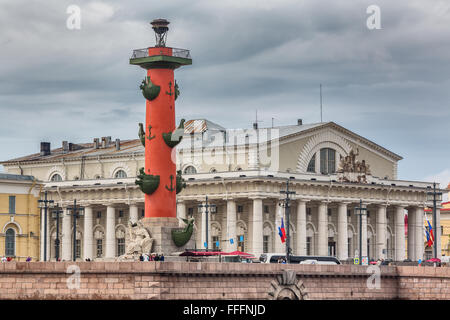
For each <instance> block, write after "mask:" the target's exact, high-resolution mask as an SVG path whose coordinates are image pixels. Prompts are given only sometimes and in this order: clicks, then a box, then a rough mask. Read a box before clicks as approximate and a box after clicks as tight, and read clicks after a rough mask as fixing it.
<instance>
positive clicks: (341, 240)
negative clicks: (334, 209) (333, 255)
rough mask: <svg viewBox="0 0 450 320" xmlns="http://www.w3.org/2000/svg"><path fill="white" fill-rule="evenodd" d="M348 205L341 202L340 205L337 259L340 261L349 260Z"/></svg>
mask: <svg viewBox="0 0 450 320" xmlns="http://www.w3.org/2000/svg"><path fill="white" fill-rule="evenodd" d="M347 204H348V203H345V202H340V203H339V204H338V223H337V258H338V259H339V260H347V259H348V254H349V252H348V220H347Z"/></svg>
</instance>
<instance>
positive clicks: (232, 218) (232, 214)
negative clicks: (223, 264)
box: [225, 199, 237, 252]
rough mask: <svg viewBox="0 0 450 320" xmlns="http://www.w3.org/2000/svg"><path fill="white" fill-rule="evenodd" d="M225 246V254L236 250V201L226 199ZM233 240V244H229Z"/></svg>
mask: <svg viewBox="0 0 450 320" xmlns="http://www.w3.org/2000/svg"><path fill="white" fill-rule="evenodd" d="M226 228H227V229H226V234H227V236H226V239H225V240H226V242H225V243H226V246H225V250H226V251H227V252H233V251H236V250H237V238H236V201H234V200H233V199H227V225H226ZM230 239H233V243H231V242H230Z"/></svg>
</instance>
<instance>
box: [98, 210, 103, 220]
mask: <svg viewBox="0 0 450 320" xmlns="http://www.w3.org/2000/svg"><path fill="white" fill-rule="evenodd" d="M101 217H102V212H101V211H97V219H100V218H101Z"/></svg>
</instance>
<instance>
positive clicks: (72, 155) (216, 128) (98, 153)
mask: <svg viewBox="0 0 450 320" xmlns="http://www.w3.org/2000/svg"><path fill="white" fill-rule="evenodd" d="M325 127H331V128H333V129H335V130H337V131H340V132H343V133H344V134H346V135H349V136H352V137H354V138H355V139H356V140H358V141H361V142H364V143H365V144H367V145H369V146H370V147H372V148H374V149H376V150H378V151H381V152H383V153H384V154H386V155H388V156H390V157H391V158H393V159H395V160H401V159H403V158H402V157H401V156H399V155H397V154H395V153H393V152H391V151H389V150H387V149H385V148H383V147H381V146H379V145H378V144H376V143H374V142H372V141H370V140H368V139H366V138H364V137H362V136H359V135H357V134H356V133H354V132H352V131H350V130H348V129H346V128H344V127H342V126H340V125H338V124H336V123H334V122H319V123H312V124H302V125H289V126H277V127H273V128H272V127H271V128H259V129H277V130H278V134H277V138H278V139H280V140H284V139H288V138H291V137H295V136H297V135H302V134H304V133H307V132H311V131H314V130H318V129H321V128H325ZM242 130H246V129H226V128H224V127H222V126H220V125H218V124H216V123H214V122H212V121H209V120H207V119H193V120H188V121H186V122H185V129H184V133H185V135H189V136H191V134H192V133H194V134H195V133H209V137H208V138H207V139H206V140H203V146H204V147H214V146H223V139H218V138H215V136H216V137H217V135H220V136H221V137H222V135H223V132H225V131H226V132H227V133H230V132H233V131H236V132H238V131H242ZM247 130H251V129H247ZM264 137H265V138H264ZM270 139H272V138H270V136H267V135H262V137H260V139H259V143H264V142H267V141H268V140H270ZM73 145H74V148H72V149H71V150H70V151H64V150H63V148H62V147H61V148H56V149H53V150H51V152H50V154H49V155H41V154H40V153H34V154H31V155H27V156H24V157H19V158H15V159H11V160H6V161H3V162H0V164H4V165H8V164H14V163H18V162H34V161H44V162H47V161H58V160H62V159H64V160H68V161H70V160H79V159H81V158H83V157H86V158H93V157H102V158H103V157H116V156H121V155H124V156H125V155H129V154H133V153H134V154H144V147H143V146H142V144H141V142H140V140H139V139H133V140H121V141H120V149H119V150H117V149H116V146H115V143H114V141H112V142H111V143H110V144H109V145H107V146H106V147H101V143H100V147H99V148H95V144H94V143H80V144H73ZM185 147H186V148H187V147H189V148H190V147H191V144H190V143H188V139H183V140H182V141H181V143H180V145H179V148H180V149H183V148H185Z"/></svg>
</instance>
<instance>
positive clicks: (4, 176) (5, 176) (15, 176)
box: [0, 173, 35, 181]
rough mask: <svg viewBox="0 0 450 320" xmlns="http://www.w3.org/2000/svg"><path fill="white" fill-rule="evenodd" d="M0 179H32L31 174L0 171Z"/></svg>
mask: <svg viewBox="0 0 450 320" xmlns="http://www.w3.org/2000/svg"><path fill="white" fill-rule="evenodd" d="M0 180H14V181H34V180H35V179H34V177H33V176H23V175H20V174H10V173H0Z"/></svg>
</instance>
